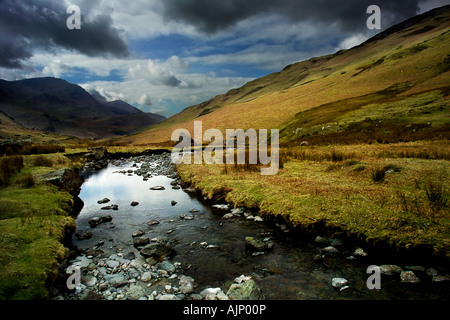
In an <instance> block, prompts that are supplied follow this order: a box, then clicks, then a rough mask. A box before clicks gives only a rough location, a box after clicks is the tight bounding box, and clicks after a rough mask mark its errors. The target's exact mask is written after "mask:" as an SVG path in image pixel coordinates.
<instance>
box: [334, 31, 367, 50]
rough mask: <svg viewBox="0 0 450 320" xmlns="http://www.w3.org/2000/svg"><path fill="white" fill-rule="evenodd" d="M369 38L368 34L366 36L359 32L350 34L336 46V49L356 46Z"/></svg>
mask: <svg viewBox="0 0 450 320" xmlns="http://www.w3.org/2000/svg"><path fill="white" fill-rule="evenodd" d="M367 39H368V38H367V36H365V35H363V34H357V35H353V36H350V37H348V38H345V39H344V40H343V41H341V43H340V44H339V46H338V47H337V48H336V50H341V49H350V48H353V47H355V46H358V45H360V44H361V43H363V42H364V41H366V40H367Z"/></svg>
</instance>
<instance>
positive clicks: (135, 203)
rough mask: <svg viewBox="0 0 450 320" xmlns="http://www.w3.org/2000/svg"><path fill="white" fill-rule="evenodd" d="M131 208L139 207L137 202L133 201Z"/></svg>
mask: <svg viewBox="0 0 450 320" xmlns="http://www.w3.org/2000/svg"><path fill="white" fill-rule="evenodd" d="M130 205H131V206H132V207H136V206H137V205H139V202H136V201H133V202H131V204H130Z"/></svg>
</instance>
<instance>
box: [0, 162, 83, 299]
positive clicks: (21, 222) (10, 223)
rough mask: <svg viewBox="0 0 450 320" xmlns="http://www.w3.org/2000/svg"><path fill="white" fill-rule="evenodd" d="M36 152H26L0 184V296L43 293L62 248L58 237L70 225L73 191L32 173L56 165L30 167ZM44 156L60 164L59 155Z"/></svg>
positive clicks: (43, 295) (54, 272)
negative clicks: (18, 168)
mask: <svg viewBox="0 0 450 320" xmlns="http://www.w3.org/2000/svg"><path fill="white" fill-rule="evenodd" d="M36 157H39V156H26V157H25V159H24V161H23V162H24V164H25V167H24V168H23V169H22V170H21V172H19V173H16V174H15V175H13V176H12V177H11V183H10V185H9V186H8V187H4V188H0V300H4V299H8V300H10V299H13V300H15V299H19V300H29V299H45V298H47V297H48V293H47V289H46V286H47V285H48V284H49V283H51V282H52V281H53V280H55V278H56V275H57V270H58V267H59V265H60V264H61V262H62V261H63V259H64V258H65V257H66V256H67V254H68V252H67V249H65V248H64V246H63V245H62V244H61V241H63V239H64V238H65V237H66V235H67V233H68V232H71V231H74V230H75V220H74V219H73V218H72V217H70V216H69V213H70V212H71V208H72V205H73V197H72V196H71V195H70V194H69V193H67V192H65V191H62V190H58V188H57V187H55V186H53V185H50V184H46V183H42V182H39V180H38V179H36V177H37V176H39V175H40V174H43V173H47V172H50V171H52V170H55V169H56V168H51V167H48V166H46V167H34V166H33V164H34V163H35V161H34V160H35V159H38V160H39V158H36ZM44 159H46V160H49V159H52V160H53V161H52V164H56V166H57V167H62V166H64V164H62V163H63V161H62V160H63V159H64V158H61V155H47V156H45V158H44ZM57 159H60V160H61V161H60V162H58V161H55V160H57ZM39 161H40V160H39ZM39 161H37V162H38V164H42V163H40V162H39ZM45 162H46V161H45ZM65 165H67V163H65ZM30 181H32V182H33V183H30ZM36 181H37V182H36Z"/></svg>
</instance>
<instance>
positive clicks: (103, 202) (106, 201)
mask: <svg viewBox="0 0 450 320" xmlns="http://www.w3.org/2000/svg"><path fill="white" fill-rule="evenodd" d="M110 201H111V200H109V199H108V198H103V199H102V200H98V201H97V203H98V204H105V203H108V202H110Z"/></svg>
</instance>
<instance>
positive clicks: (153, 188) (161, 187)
mask: <svg viewBox="0 0 450 320" xmlns="http://www.w3.org/2000/svg"><path fill="white" fill-rule="evenodd" d="M150 190H166V188H164V187H163V186H156V187H151V188H150Z"/></svg>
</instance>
